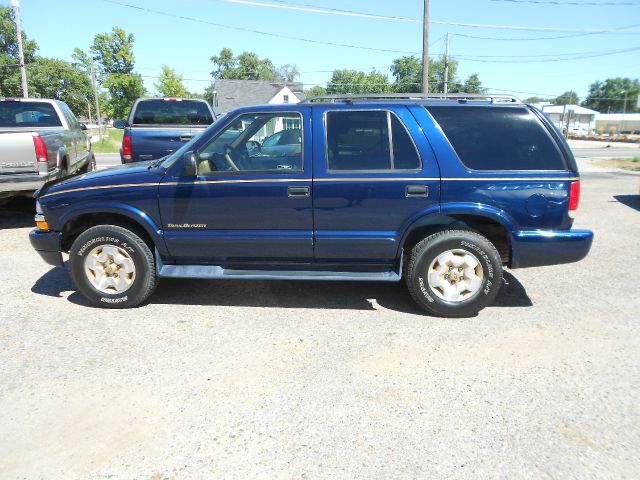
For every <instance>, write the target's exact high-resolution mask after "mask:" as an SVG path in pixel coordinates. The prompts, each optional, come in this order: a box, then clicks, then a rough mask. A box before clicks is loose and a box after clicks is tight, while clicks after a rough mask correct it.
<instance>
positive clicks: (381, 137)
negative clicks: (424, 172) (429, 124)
mask: <svg viewBox="0 0 640 480" xmlns="http://www.w3.org/2000/svg"><path fill="white" fill-rule="evenodd" d="M327 159H328V164H329V170H415V169H419V168H420V157H419V155H418V152H417V150H416V147H415V145H414V144H413V141H412V140H411V137H409V133H408V132H407V130H406V128H405V127H404V125H403V124H402V123H401V122H400V120H399V119H398V118H397V117H396V116H395V114H393V113H391V112H387V111H376V110H367V111H344V112H327Z"/></svg>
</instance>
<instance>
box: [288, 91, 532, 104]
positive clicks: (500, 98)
mask: <svg viewBox="0 0 640 480" xmlns="http://www.w3.org/2000/svg"><path fill="white" fill-rule="evenodd" d="M369 100H374V101H375V100H452V101H458V102H460V103H464V102H466V101H467V100H485V101H489V102H491V103H522V101H521V100H520V99H519V98H518V97H514V96H512V95H493V94H489V93H487V94H484V93H369V94H367V93H363V94H359V93H347V94H343V95H319V96H317V97H309V98H305V99H304V100H303V101H302V102H300V103H317V102H328V103H336V102H346V103H350V102H366V101H369Z"/></svg>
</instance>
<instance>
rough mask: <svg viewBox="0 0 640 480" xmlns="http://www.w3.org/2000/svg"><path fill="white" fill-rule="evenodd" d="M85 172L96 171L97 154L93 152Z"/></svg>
mask: <svg viewBox="0 0 640 480" xmlns="http://www.w3.org/2000/svg"><path fill="white" fill-rule="evenodd" d="M83 170H84V173H89V172H94V171H95V170H96V156H95V155H94V154H93V152H91V153H90V154H89V159H88V160H87V164H86V165H85V166H84V168H83Z"/></svg>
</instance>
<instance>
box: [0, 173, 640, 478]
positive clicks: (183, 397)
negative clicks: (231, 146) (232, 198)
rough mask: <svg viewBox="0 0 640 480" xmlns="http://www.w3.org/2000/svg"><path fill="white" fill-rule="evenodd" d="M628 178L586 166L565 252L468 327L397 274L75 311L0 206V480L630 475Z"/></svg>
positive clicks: (67, 288) (56, 272) (26, 223)
mask: <svg viewBox="0 0 640 480" xmlns="http://www.w3.org/2000/svg"><path fill="white" fill-rule="evenodd" d="M639 183H640V176H637V175H632V174H623V173H587V174H585V175H584V176H583V185H582V188H583V195H582V200H581V201H582V205H581V211H580V213H579V217H578V220H577V223H576V227H578V228H591V229H593V230H594V231H595V232H596V235H597V237H596V241H595V243H594V246H593V249H592V252H591V254H590V256H589V257H587V259H585V260H584V261H582V262H580V263H577V264H571V265H561V266H554V267H543V268H535V269H524V270H515V271H513V272H507V274H506V280H507V282H508V284H507V285H504V287H503V289H502V292H501V294H500V296H499V297H498V299H497V301H496V304H495V305H494V306H492V307H489V308H487V309H485V310H484V311H483V312H481V314H480V315H478V316H477V317H474V318H470V319H461V320H460V319H459V320H449V319H441V318H433V317H429V316H426V315H424V314H423V313H422V312H421V311H419V310H418V309H417V308H416V307H415V306H414V305H413V303H412V301H411V299H410V297H409V295H408V293H407V292H406V290H405V289H404V287H403V285H402V284H369V283H346V284H345V283H320V282H245V281H227V282H223V281H177V280H173V281H163V282H162V283H161V286H160V287H159V289H158V291H157V292H156V294H155V295H154V296H153V298H152V301H151V302H150V303H149V304H148V305H146V306H144V307H142V308H138V309H134V310H129V311H109V310H101V309H95V308H91V307H88V306H87V305H86V303H85V302H84V301H83V299H82V298H81V297H80V296H79V295H78V294H77V293H75V292H74V290H73V286H72V285H71V283H70V280H69V277H68V275H67V273H66V272H65V271H64V270H62V269H51V268H49V267H48V266H47V265H45V264H44V263H43V262H42V261H41V260H40V258H39V257H38V256H37V254H36V253H35V252H34V251H33V250H32V249H31V247H30V246H29V243H28V240H27V233H28V231H29V229H30V227H31V224H32V217H31V215H32V214H31V212H30V205H29V204H25V203H21V202H14V203H12V204H11V205H9V206H8V207H4V209H3V210H2V211H0V245H2V248H1V249H0V265H2V267H1V269H0V285H2V289H3V291H2V294H1V296H0V412H1V414H0V432H2V434H1V435H0V478H2V479H14V478H15V479H39V478H64V479H76V478H77V479H106V478H110V479H111V478H116V479H154V480H159V479H164V478H167V479H173V478H176V479H183V478H186V479H191V478H194V479H199V478H216V479H218V478H220V479H222V478H224V479H243V480H244V479H254V478H260V479H262V478H267V479H271V478H278V479H280V478H283V479H284V478H287V479H288V478H297V479H304V478H307V479H316V478H337V479H359V478H371V479H386V478H394V479H411V478H447V479H457V478H470V479H483V478H505V479H506V478H508V479H513V478H523V479H530V478H535V479H563V480H564V479H589V478H594V479H623V478H628V479H632V478H638V476H639V475H640V453H639V452H640V415H639V413H640V389H639V387H640V355H639V353H640V348H639V344H638V338H640V327H639V326H638V320H639V319H640V315H639V314H638V312H639V311H640V294H639V293H638V288H637V282H636V278H635V277H636V270H637V266H636V265H635V262H637V261H639V260H640V254H639V253H638V246H639V241H638V238H640V197H639V196H638V195H637V194H638V187H639Z"/></svg>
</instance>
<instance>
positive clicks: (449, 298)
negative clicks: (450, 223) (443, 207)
mask: <svg viewBox="0 0 640 480" xmlns="http://www.w3.org/2000/svg"><path fill="white" fill-rule="evenodd" d="M405 278H406V282H407V287H408V288H409V292H410V293H411V296H412V297H413V299H414V300H415V301H416V302H417V303H418V305H420V306H421V307H422V308H423V309H425V310H426V311H428V312H430V313H435V314H437V315H442V316H445V317H469V316H472V315H475V314H476V313H478V312H479V311H480V310H482V309H483V308H484V307H486V306H487V305H489V304H490V303H491V302H492V301H493V300H494V298H495V297H496V295H497V294H498V291H499V290H500V286H501V284H502V262H501V260H500V254H499V253H498V251H497V250H496V248H495V247H494V246H493V244H492V243H491V242H490V241H489V240H487V238H485V237H483V236H482V235H480V234H478V233H476V232H471V231H466V230H443V231H440V232H437V233H434V234H432V235H429V236H428V237H426V238H424V239H423V240H421V241H420V242H418V243H417V244H416V245H415V246H414V247H413V248H412V249H411V253H410V256H409V261H408V263H407V266H406V271H405Z"/></svg>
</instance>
